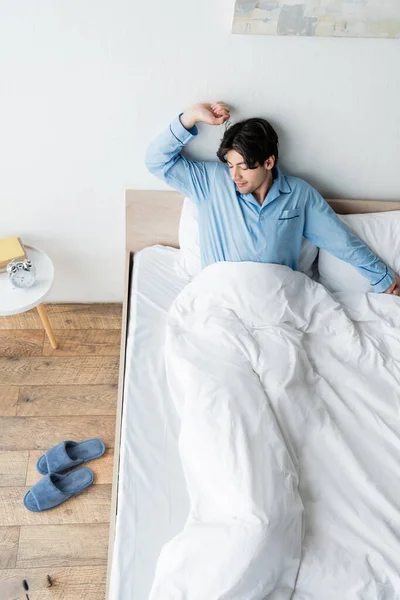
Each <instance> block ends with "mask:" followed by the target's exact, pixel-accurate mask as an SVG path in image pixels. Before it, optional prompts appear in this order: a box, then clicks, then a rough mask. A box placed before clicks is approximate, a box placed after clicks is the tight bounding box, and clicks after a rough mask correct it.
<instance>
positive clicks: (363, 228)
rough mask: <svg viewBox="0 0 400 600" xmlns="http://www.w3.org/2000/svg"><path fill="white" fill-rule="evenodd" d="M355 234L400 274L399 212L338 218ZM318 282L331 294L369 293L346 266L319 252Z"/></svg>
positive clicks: (362, 279)
mask: <svg viewBox="0 0 400 600" xmlns="http://www.w3.org/2000/svg"><path fill="white" fill-rule="evenodd" d="M340 218H341V220H342V221H343V222H344V223H346V225H348V226H349V227H351V229H352V230H353V231H354V233H355V234H356V235H357V236H358V237H359V238H360V239H361V240H362V241H363V242H365V244H367V246H369V247H370V248H371V250H373V251H374V252H375V254H377V255H378V256H379V258H381V259H382V260H383V262H384V263H385V264H387V265H388V266H389V267H391V268H392V269H393V271H395V272H396V273H399V272H400V211H399V210H394V211H390V212H382V213H367V214H364V215H340ZM318 271H319V275H320V278H319V281H320V283H322V285H324V286H325V287H326V288H328V289H329V290H330V291H331V292H353V291H357V292H372V291H373V288H372V287H371V286H370V284H369V281H368V279H366V278H365V277H363V276H362V275H361V274H360V273H359V272H358V271H357V270H356V269H355V268H354V267H352V266H351V265H349V263H347V262H344V261H343V260H340V259H339V258H336V257H335V256H333V255H332V254H329V252H327V251H326V250H322V249H321V250H320V251H319V258H318Z"/></svg>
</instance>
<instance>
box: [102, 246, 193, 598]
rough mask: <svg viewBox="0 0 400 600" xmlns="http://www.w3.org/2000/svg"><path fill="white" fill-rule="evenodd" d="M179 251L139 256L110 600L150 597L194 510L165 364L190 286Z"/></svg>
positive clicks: (133, 291)
mask: <svg viewBox="0 0 400 600" xmlns="http://www.w3.org/2000/svg"><path fill="white" fill-rule="evenodd" d="M177 254H178V250H175V249H173V248H168V247H164V246H153V247H151V248H146V249H144V250H142V251H141V252H139V253H138V254H136V255H135V261H134V267H133V274H132V277H131V282H132V285H131V290H130V306H129V319H128V333H127V350H126V371H125V387H124V405H123V417H122V428H121V450H120V467H119V486H118V506H117V520H116V531H115V544H114V555H113V561H112V570H111V579H110V594H109V600H127V599H128V598H130V599H132V600H147V599H148V596H149V592H150V588H151V584H152V581H153V578H154V571H155V566H156V562H157V559H158V556H159V554H160V551H161V548H162V546H163V545H164V544H165V543H166V542H167V541H169V540H170V539H171V538H172V537H173V536H174V535H176V533H178V532H179V531H180V530H181V529H182V527H183V524H184V522H185V520H186V517H187V514H188V511H189V500H188V496H187V492H186V486H185V482H184V478H183V472H182V469H181V463H180V458H179V454H178V443H177V436H178V430H179V420H178V415H177V413H176V409H175V407H174V405H173V404H172V401H171V398H170V395H169V392H168V389H167V383H166V378H165V365H164V341H165V331H166V327H165V326H166V320H167V315H168V311H169V308H170V306H171V304H172V302H173V301H174V299H175V298H176V296H177V295H178V294H179V292H180V291H181V290H182V289H183V287H184V286H185V285H186V283H187V280H186V279H185V278H184V277H183V276H180V275H179V273H178V269H177V268H176V258H177Z"/></svg>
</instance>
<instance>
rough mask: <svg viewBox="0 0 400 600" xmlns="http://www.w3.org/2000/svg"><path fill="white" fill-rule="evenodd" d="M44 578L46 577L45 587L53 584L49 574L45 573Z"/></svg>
mask: <svg viewBox="0 0 400 600" xmlns="http://www.w3.org/2000/svg"><path fill="white" fill-rule="evenodd" d="M46 579H47V587H51V586H52V585H53V582H52V580H51V577H50V575H47V577H46Z"/></svg>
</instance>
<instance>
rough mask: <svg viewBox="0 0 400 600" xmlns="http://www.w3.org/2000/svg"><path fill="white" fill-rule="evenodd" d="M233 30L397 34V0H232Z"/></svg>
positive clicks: (399, 8)
mask: <svg viewBox="0 0 400 600" xmlns="http://www.w3.org/2000/svg"><path fill="white" fill-rule="evenodd" d="M233 33H248V34H260V35H306V36H322V37H327V36H328V37H332V36H333V37H378V38H379V37H380V38H400V0H303V1H301V0H297V2H296V1H293V0H281V1H279V0H236V4H235V16H234V20H233Z"/></svg>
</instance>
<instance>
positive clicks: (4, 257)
mask: <svg viewBox="0 0 400 600" xmlns="http://www.w3.org/2000/svg"><path fill="white" fill-rule="evenodd" d="M25 257H26V253H25V249H24V247H23V245H22V243H21V241H20V239H19V238H17V237H16V236H15V235H13V236H10V237H6V238H2V239H0V269H1V268H3V269H4V268H5V267H6V266H7V265H8V263H9V262H10V261H11V260H13V259H14V258H17V259H20V258H21V259H22V258H25Z"/></svg>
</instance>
